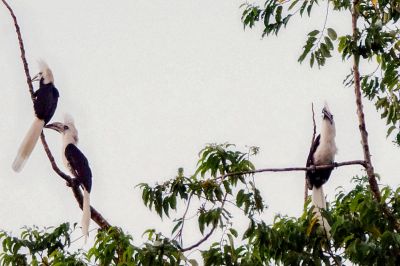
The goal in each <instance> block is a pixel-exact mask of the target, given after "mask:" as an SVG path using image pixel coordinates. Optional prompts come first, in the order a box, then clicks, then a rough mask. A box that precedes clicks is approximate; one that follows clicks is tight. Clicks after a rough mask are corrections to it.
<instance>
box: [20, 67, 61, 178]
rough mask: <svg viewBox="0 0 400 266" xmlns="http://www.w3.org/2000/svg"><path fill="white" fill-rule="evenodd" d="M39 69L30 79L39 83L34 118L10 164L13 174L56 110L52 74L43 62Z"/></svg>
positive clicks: (23, 162) (28, 154)
mask: <svg viewBox="0 0 400 266" xmlns="http://www.w3.org/2000/svg"><path fill="white" fill-rule="evenodd" d="M39 69H40V72H39V73H38V74H37V75H36V76H35V77H34V78H33V79H32V81H39V83H40V85H39V89H38V90H37V91H35V92H34V93H33V97H34V99H33V107H34V109H35V115H36V117H35V120H34V121H33V123H32V125H31V127H30V129H29V131H28V133H27V134H26V136H25V138H24V140H23V141H22V143H21V146H20V147H19V150H18V153H17V156H16V157H15V159H14V162H13V164H12V169H13V170H14V171H15V172H20V171H21V170H22V168H23V167H24V165H25V163H26V161H27V160H28V158H29V156H30V155H31V153H32V150H33V148H34V147H35V145H36V142H37V141H38V139H39V136H40V134H41V133H42V129H43V127H44V125H46V124H47V123H48V122H49V121H50V119H51V118H52V117H53V115H54V112H55V111H56V108H57V102H58V97H59V93H58V90H57V88H56V87H55V86H54V78H53V73H52V71H51V70H50V68H49V66H48V65H47V64H46V63H45V62H43V61H40V62H39Z"/></svg>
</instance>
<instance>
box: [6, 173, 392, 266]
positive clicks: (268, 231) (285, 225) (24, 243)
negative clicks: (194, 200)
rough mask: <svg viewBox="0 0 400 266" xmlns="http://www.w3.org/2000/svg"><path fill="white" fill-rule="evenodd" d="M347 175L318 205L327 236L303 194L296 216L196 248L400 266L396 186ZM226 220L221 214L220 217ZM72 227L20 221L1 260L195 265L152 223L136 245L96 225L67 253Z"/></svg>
mask: <svg viewBox="0 0 400 266" xmlns="http://www.w3.org/2000/svg"><path fill="white" fill-rule="evenodd" d="M353 182H354V184H355V187H354V189H352V190H351V191H349V192H346V191H344V190H343V189H339V191H338V193H337V194H336V196H335V200H334V201H333V202H332V204H331V206H330V207H329V208H328V210H327V211H325V212H323V216H324V217H325V218H326V219H327V221H328V222H329V223H330V225H331V227H332V229H331V238H327V237H326V235H325V233H324V231H323V230H321V227H320V225H319V224H318V221H316V219H315V217H314V212H313V207H312V206H311V205H310V201H308V202H307V203H306V204H305V208H304V212H303V214H302V215H301V216H300V217H299V218H293V217H287V216H279V215H278V216H276V217H275V220H274V222H273V224H271V225H268V224H266V223H265V222H264V221H262V220H257V219H249V225H248V227H247V229H246V230H245V231H244V232H242V233H240V234H239V232H238V231H237V230H236V229H235V228H232V227H231V228H228V229H226V230H225V233H224V237H223V239H221V241H219V242H214V243H213V244H211V245H210V246H209V247H207V248H205V249H203V250H202V251H201V253H202V257H203V263H204V265H270V264H282V265H322V264H325V265H332V264H333V265H339V264H341V263H346V262H349V263H352V264H355V265H399V263H400V237H399V234H398V232H396V231H395V229H394V226H393V224H392V223H391V222H390V221H389V220H388V219H386V217H385V216H384V215H383V213H382V210H381V204H382V203H383V202H386V204H387V205H388V206H389V208H390V209H391V210H392V211H393V213H395V214H396V219H399V218H400V217H399V216H400V189H397V190H392V189H390V188H389V187H383V188H382V189H381V192H382V202H376V201H375V200H374V198H373V195H372V194H371V192H370V190H369V188H368V182H367V178H365V177H361V178H359V177H356V178H354V179H353ZM252 204H254V203H251V205H252ZM220 215H222V214H221V213H218V216H220ZM232 219H233V218H232V217H228V218H226V223H228V222H232ZM211 220H213V219H211ZM199 223H200V222H199ZM218 223H219V221H218ZM50 229H51V230H50ZM72 231H73V229H71V228H70V226H69V224H62V225H60V226H59V227H57V228H54V229H53V228H46V229H44V230H39V229H38V228H37V227H34V228H32V229H29V228H25V229H24V230H23V232H22V233H21V236H20V238H17V237H13V236H10V235H9V234H7V233H6V232H1V234H0V239H1V240H2V243H3V245H2V248H3V252H2V253H1V255H0V262H1V264H2V265H88V264H96V265H197V262H196V261H195V260H193V259H189V258H187V257H186V255H185V251H184V250H183V249H182V247H181V246H180V243H178V242H177V241H175V240H173V239H169V238H167V237H165V236H163V235H162V234H160V233H157V232H156V231H155V230H147V231H146V233H145V234H146V235H147V241H146V242H145V243H144V244H142V245H140V246H135V245H134V244H133V238H132V236H130V235H127V234H125V233H124V232H123V231H122V230H121V229H118V228H110V229H109V230H108V231H99V232H98V233H97V236H96V241H95V244H94V246H93V247H92V248H90V249H89V251H87V252H86V251H84V250H77V251H76V252H74V253H71V252H70V251H69V250H70V249H71V241H70V234H71V233H72Z"/></svg>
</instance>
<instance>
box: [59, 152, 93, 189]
mask: <svg viewBox="0 0 400 266" xmlns="http://www.w3.org/2000/svg"><path fill="white" fill-rule="evenodd" d="M65 157H66V158H67V161H68V163H69V165H70V166H71V170H72V171H73V172H74V173H75V176H76V177H77V178H78V180H79V181H80V182H81V184H82V185H83V186H84V187H85V188H86V190H87V191H88V192H90V190H91V188H92V171H91V170H90V167H89V162H88V160H87V159H86V157H85V155H83V153H82V152H81V151H80V150H79V149H78V147H76V146H75V145H74V144H68V145H67V147H66V148H65Z"/></svg>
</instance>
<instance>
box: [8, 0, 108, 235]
mask: <svg viewBox="0 0 400 266" xmlns="http://www.w3.org/2000/svg"><path fill="white" fill-rule="evenodd" d="M1 1H2V2H3V4H4V5H5V6H6V8H7V9H8V11H9V12H10V15H11V17H12V18H13V21H14V26H15V31H16V33H17V37H18V43H19V48H20V50H21V60H22V64H23V66H24V71H25V76H26V82H27V84H28V87H29V93H30V95H31V99H32V101H33V100H34V96H33V85H32V79H31V75H30V73H29V67H28V62H27V61H26V56H25V48H24V42H23V40H22V35H21V30H20V27H19V25H18V22H17V17H16V16H15V14H14V11H13V10H12V8H11V7H10V5H9V4H8V3H7V2H6V1H5V0H1ZM40 139H41V141H42V144H43V147H44V150H45V152H46V154H47V157H48V158H49V161H50V163H51V166H52V167H53V170H54V172H56V173H57V174H58V175H59V176H60V177H61V178H62V179H64V180H65V181H67V186H69V187H71V189H72V192H73V193H74V196H75V199H76V200H77V202H78V204H79V207H80V208H81V209H82V205H83V195H82V192H81V190H80V189H79V184H78V183H77V182H75V179H73V178H71V177H70V176H68V175H67V174H65V173H64V172H62V171H61V170H60V168H58V166H57V164H56V162H55V160H54V156H53V155H52V153H51V151H50V149H49V146H48V144H47V142H46V138H45V135H44V133H43V132H42V134H41V135H40ZM90 208H91V218H92V220H93V221H94V222H95V223H97V224H98V225H99V226H100V227H101V228H102V229H108V228H109V227H110V226H111V225H110V224H109V223H108V222H107V220H106V219H104V217H103V216H102V215H101V214H100V213H99V212H98V211H97V210H96V209H94V208H93V207H90Z"/></svg>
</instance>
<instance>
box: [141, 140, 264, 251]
mask: <svg viewBox="0 0 400 266" xmlns="http://www.w3.org/2000/svg"><path fill="white" fill-rule="evenodd" d="M232 148H234V145H232V144H228V143H225V144H210V145H207V146H206V147H205V148H204V149H203V150H201V151H200V153H199V157H200V158H199V160H198V163H197V166H198V167H197V169H196V171H195V173H194V174H193V175H192V176H191V177H185V176H184V174H183V169H179V170H178V175H177V176H176V177H175V178H174V179H171V180H168V181H166V182H164V183H163V184H161V185H155V186H154V187H151V186H150V185H148V184H144V183H143V184H140V185H139V187H140V188H141V189H142V199H143V202H144V204H145V205H146V206H148V207H149V209H153V208H154V209H155V211H156V212H157V213H158V214H159V216H160V217H163V215H164V214H165V215H166V216H167V217H169V215H170V214H169V210H170V209H174V210H176V206H177V204H176V202H177V201H178V200H184V201H186V205H187V206H186V211H185V213H184V214H183V216H182V217H179V218H176V219H174V222H175V225H174V227H173V229H172V234H175V237H174V239H177V240H179V243H180V245H182V244H183V240H182V231H183V228H184V225H185V222H186V220H187V217H186V216H187V212H188V210H189V207H190V206H189V205H190V204H191V203H193V200H192V198H193V197H195V198H197V201H196V204H197V207H196V208H194V207H192V209H195V210H196V213H195V214H192V215H191V216H197V217H198V221H197V222H198V228H199V231H200V232H201V234H204V233H205V229H206V228H210V229H209V230H210V231H209V232H211V233H212V232H213V231H214V230H215V229H216V228H217V227H220V228H221V229H223V230H226V229H229V228H230V222H229V221H230V219H231V218H232V214H231V211H230V209H229V208H228V207H227V206H226V202H230V203H231V204H232V203H233V202H236V206H237V208H239V209H241V210H242V212H243V214H244V215H245V216H246V217H248V218H249V219H252V217H253V216H254V215H255V214H256V213H260V212H262V211H263V210H264V209H265V208H266V206H265V205H264V203H263V199H262V197H261V195H260V191H259V190H258V189H257V188H256V186H255V183H254V182H252V181H250V182H249V181H247V180H246V179H245V176H246V175H248V174H246V173H248V172H249V171H252V170H254V165H253V164H252V163H251V162H250V160H249V156H250V154H249V153H251V154H255V153H257V152H258V149H257V148H254V147H252V148H251V149H250V150H249V153H243V152H240V151H235V150H232ZM239 186H241V187H242V188H240V189H238V187H239ZM171 203H173V204H171Z"/></svg>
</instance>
